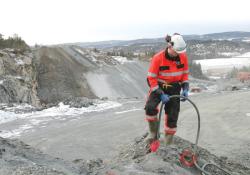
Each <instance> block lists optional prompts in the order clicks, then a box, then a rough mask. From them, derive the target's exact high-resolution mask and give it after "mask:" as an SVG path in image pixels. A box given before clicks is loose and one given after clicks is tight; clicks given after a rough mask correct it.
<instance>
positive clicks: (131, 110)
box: [115, 109, 142, 114]
mask: <svg viewBox="0 0 250 175" xmlns="http://www.w3.org/2000/svg"><path fill="white" fill-rule="evenodd" d="M140 110H142V109H130V110H126V111H120V112H115V114H123V113H127V112H133V111H140Z"/></svg>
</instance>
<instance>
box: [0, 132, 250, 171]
mask: <svg viewBox="0 0 250 175" xmlns="http://www.w3.org/2000/svg"><path fill="white" fill-rule="evenodd" d="M145 138H146V134H145V135H143V136H141V137H138V138H136V139H135V141H134V142H133V143H131V144H128V145H124V146H123V147H122V148H121V152H120V154H119V155H117V156H115V157H114V158H112V159H110V160H106V161H104V160H102V159H94V160H83V159H76V160H74V161H73V162H69V161H64V160H62V159H60V158H53V157H51V156H49V155H46V154H43V153H42V152H40V151H38V150H36V149H34V148H32V147H30V146H29V145H27V144H25V143H23V142H20V141H18V140H9V139H3V138H0V167H1V168H0V174H1V175H5V174H15V175H24V174H27V175H28V174H34V175H42V174H43V175H63V174H72V175H82V174H89V175H128V174H131V175H139V174H140V175H160V174H169V175H179V174H183V175H198V174H200V173H201V171H200V170H198V169H197V168H196V167H195V166H193V167H186V166H185V165H183V164H182V163H181V162H180V160H179V156H180V154H181V152H182V151H183V149H187V148H190V149H193V146H194V145H193V144H191V143H190V142H188V141H185V140H183V139H181V138H179V137H176V138H175V144H173V145H170V146H164V143H163V142H162V141H161V146H160V148H159V149H158V151H157V152H156V153H149V152H148V151H147V150H146V149H145ZM197 155H198V159H197V163H198V166H200V168H201V167H202V166H203V165H204V164H205V163H212V164H213V165H209V166H206V167H205V168H204V170H205V171H206V172H209V173H211V174H213V175H228V174H231V175H248V174H249V173H250V169H249V168H248V167H244V166H242V165H240V164H237V163H235V162H233V161H230V160H227V158H226V157H221V158H219V157H216V156H215V155H213V154H211V153H209V152H208V151H207V150H205V149H202V148H198V151H197ZM217 166H218V167H219V168H222V169H223V170H221V169H219V168H217Z"/></svg>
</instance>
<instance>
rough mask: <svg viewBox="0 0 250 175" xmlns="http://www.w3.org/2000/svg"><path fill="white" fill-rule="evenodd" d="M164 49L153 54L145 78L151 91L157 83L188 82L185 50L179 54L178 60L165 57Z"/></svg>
mask: <svg viewBox="0 0 250 175" xmlns="http://www.w3.org/2000/svg"><path fill="white" fill-rule="evenodd" d="M166 55H167V54H165V50H163V51H161V52H159V53H158V54H156V55H154V56H153V58H152V60H151V64H150V67H149V70H148V76H147V80H148V83H149V86H150V90H151V92H152V91H154V90H156V89H158V88H159V85H158V84H159V83H166V84H171V83H175V82H179V83H185V82H188V72H189V71H188V60H187V55H186V52H184V53H181V54H179V61H173V60H170V59H167V58H166Z"/></svg>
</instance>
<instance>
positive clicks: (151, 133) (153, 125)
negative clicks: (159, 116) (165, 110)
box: [147, 121, 158, 144]
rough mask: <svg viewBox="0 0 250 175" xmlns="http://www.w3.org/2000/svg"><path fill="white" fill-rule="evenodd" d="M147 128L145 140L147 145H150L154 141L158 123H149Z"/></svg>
mask: <svg viewBox="0 0 250 175" xmlns="http://www.w3.org/2000/svg"><path fill="white" fill-rule="evenodd" d="M148 126H149V136H148V139H147V143H148V144H151V143H152V142H153V141H154V140H155V139H156V135H157V129H158V128H157V127H158V121H150V122H148Z"/></svg>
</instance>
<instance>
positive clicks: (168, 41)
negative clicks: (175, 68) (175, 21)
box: [165, 33, 180, 47]
mask: <svg viewBox="0 0 250 175" xmlns="http://www.w3.org/2000/svg"><path fill="white" fill-rule="evenodd" d="M173 35H180V34H179V33H174V34H173ZM165 41H166V42H167V44H168V47H170V46H172V47H173V46H174V43H173V42H171V36H170V35H167V36H166V37H165Z"/></svg>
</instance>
